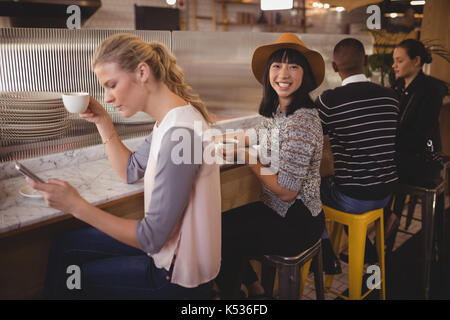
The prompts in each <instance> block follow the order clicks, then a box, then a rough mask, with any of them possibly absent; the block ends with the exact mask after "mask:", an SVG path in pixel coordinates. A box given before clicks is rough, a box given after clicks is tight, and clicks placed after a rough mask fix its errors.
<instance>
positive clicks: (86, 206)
mask: <svg viewBox="0 0 450 320" xmlns="http://www.w3.org/2000/svg"><path fill="white" fill-rule="evenodd" d="M27 183H28V184H29V185H30V186H32V187H33V188H34V189H36V190H39V191H40V192H42V194H43V195H44V198H45V201H46V202H47V205H48V206H49V207H52V208H56V209H59V210H61V211H63V212H67V213H71V214H72V215H73V216H74V217H75V218H77V219H79V220H81V221H83V222H86V223H87V224H89V225H91V226H93V227H95V228H97V229H98V230H101V231H103V232H104V233H106V234H108V235H109V236H111V237H113V238H114V239H116V240H119V241H121V242H123V243H125V244H127V245H129V246H132V247H135V248H138V249H141V248H140V245H139V242H138V239H137V236H136V223H137V221H136V220H129V219H124V218H120V217H116V216H114V215H112V214H110V213H107V212H105V211H103V210H101V209H99V208H97V207H95V206H93V205H92V204H90V203H89V202H87V201H86V200H84V199H83V198H82V197H81V196H80V195H79V194H78V192H77V190H76V189H75V188H74V187H72V186H71V185H70V184H68V183H67V182H65V181H61V180H56V179H52V180H50V181H49V182H48V183H39V182H34V181H33V180H31V179H28V178H27Z"/></svg>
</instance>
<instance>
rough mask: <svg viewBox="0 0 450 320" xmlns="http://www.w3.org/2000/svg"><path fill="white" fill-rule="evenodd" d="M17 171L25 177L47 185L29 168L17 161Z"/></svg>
mask: <svg viewBox="0 0 450 320" xmlns="http://www.w3.org/2000/svg"><path fill="white" fill-rule="evenodd" d="M16 170H17V171H19V172H20V173H21V174H23V175H24V176H26V177H28V178H30V179H31V180H33V181H36V182H42V183H45V181H44V180H42V179H41V178H39V177H38V176H37V175H35V174H34V173H33V172H31V171H30V170H29V169H28V168H26V167H25V166H24V165H23V164H21V163H19V162H17V161H16Z"/></svg>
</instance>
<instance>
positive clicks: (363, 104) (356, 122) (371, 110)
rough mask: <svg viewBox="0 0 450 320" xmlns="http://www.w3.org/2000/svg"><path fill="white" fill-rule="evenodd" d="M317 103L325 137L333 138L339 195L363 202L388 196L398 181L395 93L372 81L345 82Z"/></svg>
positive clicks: (397, 109) (320, 98)
mask: <svg viewBox="0 0 450 320" xmlns="http://www.w3.org/2000/svg"><path fill="white" fill-rule="evenodd" d="M353 77H356V79H360V78H361V77H363V76H362V75H357V76H353ZM358 77H360V78H358ZM363 78H364V77H363ZM344 81H345V80H344ZM343 84H345V83H343ZM316 103H317V104H318V106H319V111H320V118H321V120H322V123H323V128H324V134H328V135H329V136H330V144H331V149H332V152H333V157H334V170H335V181H336V185H337V187H338V189H339V191H341V192H342V193H344V194H345V195H347V196H349V197H352V198H355V199H360V200H378V199H382V198H385V197H386V196H388V195H389V194H390V193H391V192H392V187H393V185H394V183H395V182H397V180H398V177H397V168H396V164H395V160H394V158H395V136H396V130H397V124H398V113H399V108H398V100H397V98H396V96H395V93H394V91H393V90H391V89H389V88H385V87H382V86H379V85H377V84H374V83H371V82H368V81H356V82H352V81H347V82H346V84H345V85H343V86H341V87H338V88H335V89H332V90H327V91H325V92H323V93H322V94H321V95H320V96H319V97H318V98H317V100H316Z"/></svg>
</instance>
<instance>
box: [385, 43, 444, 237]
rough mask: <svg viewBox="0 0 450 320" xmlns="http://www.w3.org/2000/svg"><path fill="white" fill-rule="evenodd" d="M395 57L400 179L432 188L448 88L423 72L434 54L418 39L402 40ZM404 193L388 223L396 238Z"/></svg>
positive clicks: (438, 167) (397, 198)
mask: <svg viewBox="0 0 450 320" xmlns="http://www.w3.org/2000/svg"><path fill="white" fill-rule="evenodd" d="M393 60H394V64H393V65H392V67H393V69H394V72H395V78H396V80H397V81H396V82H395V84H394V86H393V88H394V90H395V91H396V92H397V94H398V96H399V98H400V118H399V127H398V131H397V169H398V174H399V178H400V182H401V183H404V184H410V185H415V186H420V187H427V188H433V187H435V186H436V182H437V180H439V179H440V171H441V169H442V166H441V165H440V163H439V160H440V159H439V158H440V155H439V153H440V152H441V150H442V148H441V137H440V130H439V113H440V110H441V107H442V101H443V97H444V96H445V92H446V90H447V88H446V87H444V86H443V85H442V84H441V83H440V82H439V81H438V80H437V79H434V78H432V77H430V76H427V75H425V74H424V73H423V71H422V67H423V65H424V64H426V63H431V61H432V57H431V53H430V51H429V50H428V49H427V48H425V46H424V44H423V43H422V42H420V41H419V40H415V39H406V40H403V41H402V42H401V43H399V44H398V45H397V46H396V48H395V50H394V53H393ZM433 158H434V159H433ZM405 197H406V195H405V194H396V195H395V202H394V213H395V215H391V217H390V219H389V221H388V223H387V225H388V227H387V230H386V235H387V236H389V235H394V238H395V229H396V228H397V227H398V224H399V223H398V222H399V219H400V216H401V214H402V211H403V206H404V202H405ZM442 197H443V195H442ZM438 205H439V206H443V198H442V199H438ZM437 210H441V209H439V208H438V209H437Z"/></svg>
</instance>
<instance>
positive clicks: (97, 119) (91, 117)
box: [80, 97, 111, 124]
mask: <svg viewBox="0 0 450 320" xmlns="http://www.w3.org/2000/svg"><path fill="white" fill-rule="evenodd" d="M80 118H81V119H84V120H86V121H89V122H92V123H95V124H101V123H104V122H105V121H111V117H110V115H109V114H108V112H107V111H106V110H105V108H103V106H102V105H101V104H100V102H98V101H97V100H95V99H94V98H93V97H89V105H88V107H87V109H86V111H84V112H82V113H80Z"/></svg>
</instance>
